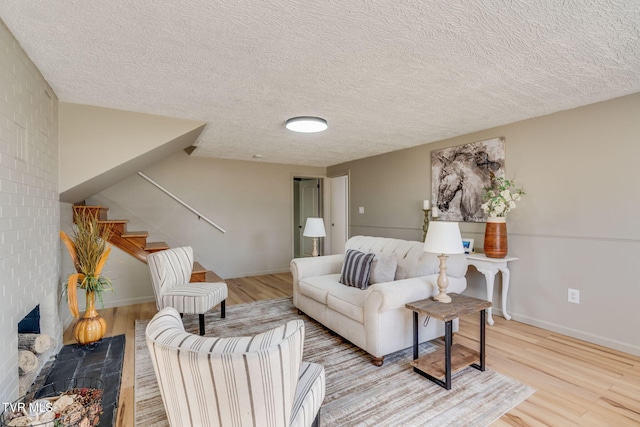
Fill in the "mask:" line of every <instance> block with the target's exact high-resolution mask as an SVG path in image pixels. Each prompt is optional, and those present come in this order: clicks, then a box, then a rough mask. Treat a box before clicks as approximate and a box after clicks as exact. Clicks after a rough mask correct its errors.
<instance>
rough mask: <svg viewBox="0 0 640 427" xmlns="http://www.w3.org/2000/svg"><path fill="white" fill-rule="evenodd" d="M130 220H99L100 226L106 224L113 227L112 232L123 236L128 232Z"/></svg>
mask: <svg viewBox="0 0 640 427" xmlns="http://www.w3.org/2000/svg"><path fill="white" fill-rule="evenodd" d="M128 222H129V220H128V219H107V220H99V221H98V224H105V225H109V226H111V231H113V233H114V234H118V235H120V236H121V235H122V234H123V233H126V232H127V223H128Z"/></svg>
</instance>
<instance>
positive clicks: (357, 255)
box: [340, 249, 375, 289]
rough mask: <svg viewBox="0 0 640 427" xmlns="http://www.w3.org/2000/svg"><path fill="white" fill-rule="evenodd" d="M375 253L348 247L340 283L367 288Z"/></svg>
mask: <svg viewBox="0 0 640 427" xmlns="http://www.w3.org/2000/svg"><path fill="white" fill-rule="evenodd" d="M374 258H375V254H365V253H364V252H360V251H356V250H354V249H348V250H347V253H346V255H345V257H344V264H342V272H341V273H340V283H342V284H343V285H347V286H353V287H356V288H360V289H367V286H369V276H370V275H371V263H373V259H374Z"/></svg>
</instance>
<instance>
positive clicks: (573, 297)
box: [569, 288, 580, 304]
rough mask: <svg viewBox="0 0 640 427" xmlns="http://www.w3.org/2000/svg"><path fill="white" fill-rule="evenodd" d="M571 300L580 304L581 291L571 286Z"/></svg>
mask: <svg viewBox="0 0 640 427" xmlns="http://www.w3.org/2000/svg"><path fill="white" fill-rule="evenodd" d="M569 302H572V303H574V304H580V291H579V290H577V289H571V288H569Z"/></svg>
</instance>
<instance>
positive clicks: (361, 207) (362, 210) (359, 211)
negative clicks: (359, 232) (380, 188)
mask: <svg viewBox="0 0 640 427" xmlns="http://www.w3.org/2000/svg"><path fill="white" fill-rule="evenodd" d="M358 213H360V214H363V213H364V206H360V207H359V208H358Z"/></svg>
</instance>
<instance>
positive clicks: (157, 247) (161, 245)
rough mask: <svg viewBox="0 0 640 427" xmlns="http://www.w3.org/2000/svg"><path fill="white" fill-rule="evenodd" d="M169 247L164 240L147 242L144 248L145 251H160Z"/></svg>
mask: <svg viewBox="0 0 640 427" xmlns="http://www.w3.org/2000/svg"><path fill="white" fill-rule="evenodd" d="M167 249H169V245H167V244H166V243H165V242H149V243H147V246H145V248H144V250H145V251H147V252H160V251H165V250H167Z"/></svg>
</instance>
